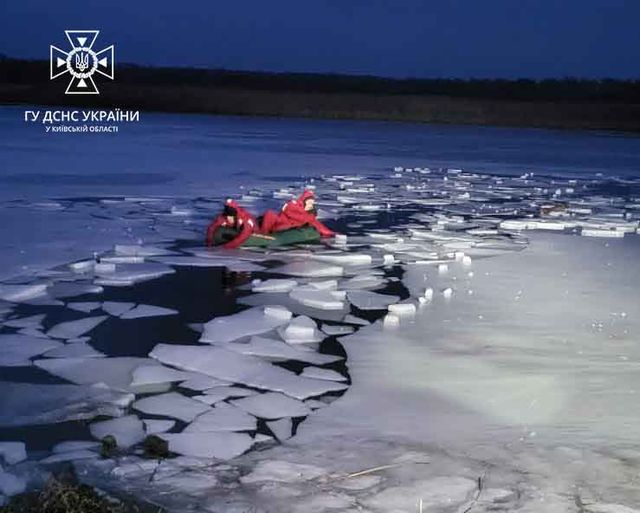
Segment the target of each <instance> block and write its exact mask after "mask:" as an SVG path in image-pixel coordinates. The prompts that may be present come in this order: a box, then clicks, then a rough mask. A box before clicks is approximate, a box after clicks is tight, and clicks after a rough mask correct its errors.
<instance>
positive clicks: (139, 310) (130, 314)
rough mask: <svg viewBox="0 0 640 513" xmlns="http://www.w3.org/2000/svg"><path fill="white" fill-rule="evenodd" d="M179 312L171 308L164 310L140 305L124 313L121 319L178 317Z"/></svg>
mask: <svg viewBox="0 0 640 513" xmlns="http://www.w3.org/2000/svg"><path fill="white" fill-rule="evenodd" d="M177 313H178V311H177V310H173V309H171V308H164V307H161V306H153V305H138V306H136V307H135V308H133V309H131V310H128V311H126V312H125V313H123V314H122V315H121V316H120V318H121V319H140V318H142V317H160V316H164V315H176V314H177Z"/></svg>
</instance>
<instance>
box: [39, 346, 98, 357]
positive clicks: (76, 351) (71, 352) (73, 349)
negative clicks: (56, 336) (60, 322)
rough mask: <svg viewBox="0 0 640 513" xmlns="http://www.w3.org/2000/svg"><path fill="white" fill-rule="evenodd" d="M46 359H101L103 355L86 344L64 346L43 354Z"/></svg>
mask: <svg viewBox="0 0 640 513" xmlns="http://www.w3.org/2000/svg"><path fill="white" fill-rule="evenodd" d="M44 356H46V357H47V358H102V357H104V356H105V354H104V353H101V352H100V351H96V350H95V349H94V348H93V347H91V346H90V345H89V344H87V343H86V342H77V343H73V344H65V345H63V346H62V347H57V348H55V349H52V350H51V351H47V352H46V353H44Z"/></svg>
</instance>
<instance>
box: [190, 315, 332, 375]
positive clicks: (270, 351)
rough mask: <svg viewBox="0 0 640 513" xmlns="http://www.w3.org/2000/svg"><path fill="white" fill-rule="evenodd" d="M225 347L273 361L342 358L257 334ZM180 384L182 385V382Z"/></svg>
mask: <svg viewBox="0 0 640 513" xmlns="http://www.w3.org/2000/svg"><path fill="white" fill-rule="evenodd" d="M325 326H326V325H325ZM325 333H326V332H325ZM225 348H226V349H229V350H231V351H235V352H237V353H242V354H247V355H253V356H261V357H263V358H266V359H269V360H273V361H283V360H297V361H300V362H307V363H313V364H315V365H325V364H327V363H333V362H336V361H339V360H341V359H342V358H341V357H340V356H334V355H329V354H321V353H317V352H315V351H311V350H309V351H306V350H301V349H298V348H296V347H292V346H290V345H289V344H286V343H284V342H282V341H280V340H274V339H270V338H265V337H259V336H255V337H251V339H250V340H249V342H246V343H234V344H228V345H226V346H225ZM182 386H184V383H183V384H182Z"/></svg>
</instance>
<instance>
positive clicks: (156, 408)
mask: <svg viewBox="0 0 640 513" xmlns="http://www.w3.org/2000/svg"><path fill="white" fill-rule="evenodd" d="M132 406H133V408H135V409H136V410H138V411H141V412H143V413H148V414H151V415H162V416H165V417H171V418H174V419H178V420H182V421H183V422H191V421H192V420H193V419H195V418H196V417H197V416H198V415H200V414H202V413H204V412H206V411H209V410H210V408H209V406H207V405H205V404H203V403H202V402H200V401H196V400H194V399H191V398H189V397H186V396H184V395H182V394H179V393H177V392H169V393H166V394H160V395H152V396H150V397H145V398H144V399H139V400H137V401H136V402H134V403H133V405H132Z"/></svg>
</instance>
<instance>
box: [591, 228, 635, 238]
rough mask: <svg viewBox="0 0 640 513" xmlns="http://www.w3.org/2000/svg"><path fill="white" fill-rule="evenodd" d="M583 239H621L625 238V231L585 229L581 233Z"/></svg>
mask: <svg viewBox="0 0 640 513" xmlns="http://www.w3.org/2000/svg"><path fill="white" fill-rule="evenodd" d="M580 235H582V236H583V237H602V238H613V239H621V238H622V237H624V231H622V230H620V231H619V230H599V229H596V228H583V229H582V231H581V232H580Z"/></svg>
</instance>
